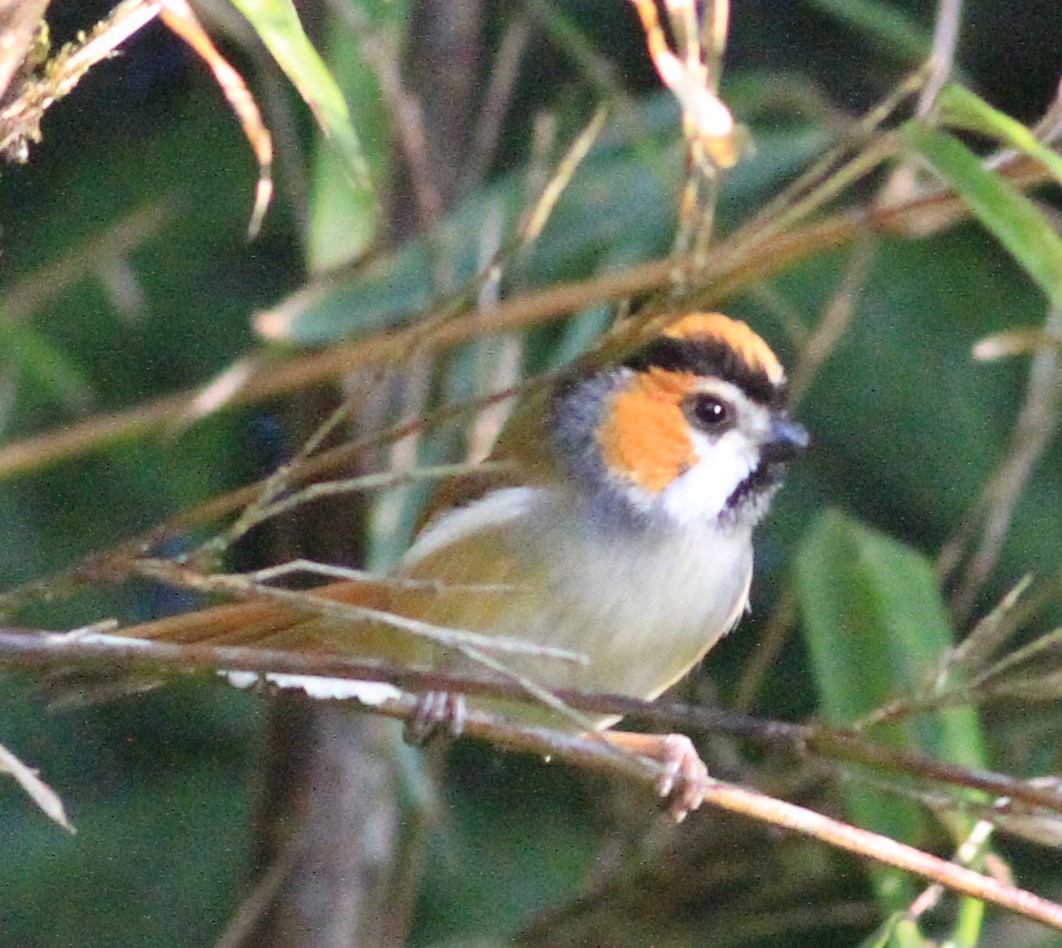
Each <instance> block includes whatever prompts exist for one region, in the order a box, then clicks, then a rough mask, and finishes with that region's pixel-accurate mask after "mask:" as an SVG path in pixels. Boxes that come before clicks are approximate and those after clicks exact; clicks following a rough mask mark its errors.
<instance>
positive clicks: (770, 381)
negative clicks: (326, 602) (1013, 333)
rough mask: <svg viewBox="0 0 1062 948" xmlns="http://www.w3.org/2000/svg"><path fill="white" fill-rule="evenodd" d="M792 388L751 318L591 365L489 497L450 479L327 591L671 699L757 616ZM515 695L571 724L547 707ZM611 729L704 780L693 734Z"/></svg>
mask: <svg viewBox="0 0 1062 948" xmlns="http://www.w3.org/2000/svg"><path fill="white" fill-rule="evenodd" d="M784 398H785V379H784V373H783V372H782V368H781V366H780V365H779V363H778V361H777V359H776V358H775V357H774V355H773V353H772V352H771V351H770V349H769V348H768V347H767V345H766V344H765V343H764V342H763V341H762V340H761V339H760V338H759V337H758V336H756V335H755V334H754V333H753V332H752V331H751V330H750V329H748V327H747V326H745V325H744V324H743V323H739V322H736V321H734V320H731V319H729V318H728V317H725V316H722V315H719V314H694V315H692V316H687V317H685V318H683V319H681V320H679V321H677V322H676V323H675V324H673V325H672V327H670V328H669V329H668V330H666V331H665V333H664V334H663V335H662V336H660V337H658V338H657V339H656V340H653V341H651V342H650V343H649V344H648V345H647V346H645V347H644V348H643V349H641V350H639V351H638V352H637V353H635V355H634V356H632V357H631V358H630V359H629V360H627V362H625V363H624V364H622V365H620V366H609V367H605V368H600V369H596V370H589V371H584V372H579V373H575V374H572V375H570V376H569V377H568V378H566V379H565V380H564V381H563V382H561V383H560V384H559V385H557V386H556V387H555V388H554V389H553V390H552V391H550V392H548V393H546V394H545V395H540V397H539V398H538V399H537V400H536V401H532V402H531V404H529V405H526V406H525V407H524V409H523V410H522V411H521V412H518V414H517V416H516V418H515V419H514V421H513V422H512V423H511V424H510V426H509V428H508V430H507V431H506V432H505V433H504V434H503V436H502V438H501V439H500V442H499V445H498V446H497V448H496V450H495V452H494V454H493V458H494V459H495V460H497V461H499V462H500V463H501V464H502V466H503V471H504V473H503V474H502V475H500V476H492V477H491V478H490V479H488V480H487V481H486V482H485V483H484V484H482V485H481V486H480V487H479V488H478V490H477V491H476V492H473V493H469V492H468V491H467V490H465V489H464V488H461V487H457V488H453V487H451V488H446V487H444V488H443V489H442V490H441V492H440V497H441V498H442V499H441V501H440V506H441V508H442V509H440V510H438V511H437V512H436V513H435V514H434V515H433V516H432V517H431V518H430V519H429V520H428V522H427V524H426V526H425V527H424V529H423V530H422V531H421V532H420V534H419V535H418V537H417V539H416V540H415V541H414V543H413V545H412V546H411V548H410V549H409V551H408V553H407V554H406V556H405V557H404V558H403V560H402V562H401V564H400V565H399V567H398V569H397V570H396V576H395V577H394V579H395V580H396V581H395V582H393V583H391V584H388V585H386V586H384V587H368V586H364V585H362V584H357V583H346V582H344V583H337V584H333V585H330V586H326V587H324V588H322V589H320V590H318V591H317V593H316V594H317V595H321V596H323V597H325V598H329V599H334V600H338V601H341V602H351V603H355V604H359V605H363V606H370V607H372V608H374V609H376V610H381V611H387V612H392V613H394V614H396V615H398V616H404V617H408V618H412V619H416V620H419V621H421V622H426V623H430V624H432V625H435V626H440V627H445V628H449V629H454V628H456V629H465V630H468V631H471V632H477V633H485V634H487V635H504V636H507V637H509V638H512V639H519V640H523V641H525V642H529V643H533V644H534V645H536V646H552V647H556V648H560V649H565V650H568V651H571V652H574V653H578V654H580V655H582V656H584V658H585V662H584V663H577V662H571V661H564V660H561V659H557V658H549V657H546V656H542V655H526V654H525V655H516V654H509V653H507V654H504V655H496V656H495V657H496V658H498V659H499V660H501V661H502V662H503V663H504V664H505V665H506V666H507V667H508V668H509V669H511V670H512V671H514V672H516V673H518V674H519V675H522V676H525V677H528V678H531V679H533V680H534V681H535V682H537V683H538V684H540V685H543V686H545V687H552V688H577V689H585V690H590V691H605V692H614V693H620V694H625V695H629V696H632V697H638V698H647V699H651V698H655V697H656V696H657V695H659V694H660V693H661V692H662V691H663V690H664V689H666V688H667V687H669V686H670V685H671V684H673V683H674V682H675V681H677V680H678V679H679V678H681V677H682V676H683V675H684V674H686V673H687V672H688V671H689V670H690V668H692V667H693V666H694V665H696V664H697V663H698V662H699V661H700V659H701V658H702V657H703V656H704V654H705V653H706V652H707V651H708V650H709V649H710V648H711V647H712V646H713V645H714V644H715V643H716V642H717V641H718V640H719V638H720V637H721V636H723V635H724V634H725V633H726V632H727V631H728V630H729V629H730V628H731V627H732V626H733V625H734V624H735V623H736V622H737V620H738V619H739V617H740V616H741V614H742V612H743V611H744V610H745V608H746V605H747V603H748V591H749V583H750V579H751V575H752V534H753V528H754V526H755V525H756V523H757V522H758V520H759V519H760V518H761V517H762V515H763V514H764V513H765V511H766V509H767V506H768V504H769V501H770V498H771V496H772V495H773V493H774V491H775V490H776V488H777V486H778V485H779V483H780V470H781V462H784V461H786V460H788V459H789V458H790V457H791V456H792V455H793V454H794V453H796V451H797V450H798V449H799V448H801V447H803V444H804V441H805V437H806V436H805V435H804V433H803V429H801V428H799V426H797V425H795V424H793V423H792V422H790V421H789V420H788V418H787V417H786V415H785V412H784ZM127 634H129V635H132V636H138V637H145V638H152V639H168V640H174V641H212V642H216V643H224V644H245V645H246V644H261V645H265V646H270V647H295V648H313V649H328V650H333V651H339V652H343V653H347V654H353V655H357V656H359V657H374V658H384V659H387V660H389V661H401V662H408V663H410V664H414V665H419V666H422V667H440V666H441V667H445V668H448V669H453V670H460V671H466V670H474V669H470V666H469V664H468V663H469V662H470V659H469V658H468V657H467V656H461V655H458V654H456V653H454V652H453V651H452V650H445V651H444V650H442V649H440V647H439V646H437V645H433V644H430V643H428V642H427V641H426V640H425V639H423V638H418V637H417V636H415V635H412V634H411V633H409V632H408V631H402V630H399V629H396V628H395V627H393V626H392V625H390V624H388V623H387V622H385V621H380V620H371V621H365V622H357V623H343V622H339V621H338V620H337V619H335V618H334V617H326V616H322V615H306V614H305V613H300V612H298V611H296V610H294V609H292V608H289V607H286V606H282V605H279V604H277V603H276V602H251V603H246V604H239V605H233V606H222V607H217V608H215V609H208V610H204V611H201V612H199V613H193V614H191V615H189V616H178V617H175V618H172V619H167V620H162V621H161V622H157V623H151V624H148V625H144V626H134V627H131V628H130V629H128V630H127ZM477 700H478V701H479V702H480V703H481V704H482V703H484V702H483V699H477ZM493 707H495V708H496V707H499V705H498V703H497V702H495V703H494V705H493ZM501 707H502V708H503V709H504V710H505V712H506V713H511V714H513V715H516V716H518V717H520V718H522V719H525V720H527V719H528V718H531V719H537V720H542V719H543V718H545V719H546V720H548V721H550V723H553V724H555V725H557V726H569V727H570V726H571V725H570V722H569V721H568V720H567V719H565V718H564V717H563V716H561V715H559V714H558V713H557V712H551V711H548V710H547V709H545V708H544V707H542V706H539V707H538V708H537V709H536V708H535V706H534V705H519V706H518V705H517V704H516V703H515V702H508V703H505V704H503V705H501ZM614 722H615V718H610V717H603V716H602V717H600V718H599V719H597V720H596V722H595V723H596V725H597V726H598V727H599V728H608V727H610V726H611V725H612V724H613V723H614ZM609 736H610V739H612V740H614V742H615V743H624V740H623V739H624V737H628V738H630V741H629V742H628V744H629V746H632V747H635V748H636V749H637V750H639V751H642V752H648V753H650V754H652V755H653V756H657V757H659V758H660V759H663V760H665V761H667V762H668V763H669V764H671V765H673V766H674V767H675V768H677V769H679V770H681V773H682V774H683V775H684V776H686V777H690V776H691V775H695V774H696V773H700V772H703V765H702V764H701V763H700V760H699V758H697V756H696V753H695V752H693V750H692V746H690V745H689V744H688V742H685V743H684V744H682V745H681V750H679V751H677V752H676V750H675V748H676V746H677V745H676V740H677V739H676V738H675V736H674V735H672V736H669V737H666V738H662V737H660V736H658V735H623V734H621V733H618V732H609ZM683 740H685V739H683ZM653 741H655V742H656V743H653ZM690 755H692V761H695V765H694V764H693V763H692V762H691V756H690ZM691 768H692V769H691ZM696 802H697V801H696V800H694V801H693V804H692V805H696ZM689 804H690V800H689V798H687V799H686V800H685V802H684V803H683V804H682V805H680V806H679V807H677V808H676V812H683V811H684V810H685V809H689V808H691V807H690V806H689Z"/></svg>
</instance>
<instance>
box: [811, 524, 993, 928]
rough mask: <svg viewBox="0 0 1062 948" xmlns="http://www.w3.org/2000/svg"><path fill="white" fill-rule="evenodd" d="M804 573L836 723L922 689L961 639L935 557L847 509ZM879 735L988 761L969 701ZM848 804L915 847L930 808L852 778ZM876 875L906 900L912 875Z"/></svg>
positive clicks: (815, 645) (887, 897) (817, 538)
mask: <svg viewBox="0 0 1062 948" xmlns="http://www.w3.org/2000/svg"><path fill="white" fill-rule="evenodd" d="M796 577H797V591H798V595H799V598H800V604H801V609H802V613H803V617H804V626H805V630H806V633H807V637H808V646H809V649H810V652H811V659H812V664H813V667H814V670H815V676H816V679H817V683H818V690H819V695H820V698H821V708H822V713H823V716H824V717H825V718H826V720H828V721H829V722H830V723H831V724H834V725H837V726H847V725H851V724H855V723H856V722H858V721H860V720H861V719H862V718H864V717H865V716H866V715H867V714H869V713H870V712H872V711H874V710H876V709H877V708H879V707H881V706H882V705H884V704H886V703H887V702H888V701H890V700H891V699H893V698H896V697H898V696H900V695H903V694H907V693H909V692H910V691H911V690H912V688H918V687H919V685H921V684H922V683H924V682H925V681H926V680H927V677H928V675H929V674H930V672H931V671H932V669H933V668H934V667H935V665H936V662H937V661H938V659H939V657H940V656H941V655H942V654H943V653H945V652H946V651H947V650H948V649H950V648H951V647H952V645H953V644H954V643H953V636H952V629H951V623H950V621H949V619H948V615H947V610H946V608H945V606H944V602H943V600H942V598H941V594H940V591H939V589H938V587H937V584H936V579H935V576H934V573H933V568H932V565H931V564H930V563H929V561H928V560H927V559H926V558H925V557H924V556H922V555H921V554H920V553H918V552H917V551H915V550H912V549H910V548H909V547H906V546H904V545H903V544H901V543H899V542H897V541H896V540H893V539H892V538H890V537H887V536H885V535H884V534H881V533H878V532H877V531H874V530H871V529H870V528H869V527H866V526H864V525H862V524H860V523H858V522H857V521H855V520H853V519H852V518H850V517H848V516H846V515H845V514H843V513H840V512H838V511H828V512H826V513H825V514H823V515H822V516H821V517H820V518H819V520H818V521H817V522H816V523H815V525H814V526H813V527H812V529H811V531H810V532H809V534H808V535H807V537H806V539H805V540H804V543H803V544H802V546H801V549H800V551H799V554H798V558H797V564H796ZM873 736H874V737H875V738H876V739H880V740H883V741H886V742H888V743H892V744H895V745H897V746H904V747H913V748H916V749H918V750H920V751H921V752H923V753H926V754H929V755H931V756H933V757H937V758H943V759H946V760H950V761H952V762H954V763H959V764H964V765H966V766H970V767H979V766H982V764H983V756H984V755H983V749H982V742H981V733H980V729H979V725H978V722H977V717H976V715H975V713H974V712H973V710H972V709H970V708H949V709H947V710H945V711H942V712H939V713H936V714H934V715H933V716H932V717H923V718H919V719H918V720H909V719H905V720H904V721H902V722H896V723H892V724H889V725H887V726H885V727H880V728H875V729H874V731H873ZM847 803H848V808H849V811H850V813H851V815H852V818H853V819H854V820H855V821H856V822H858V823H859V824H860V825H862V826H866V827H869V828H871V829H873V830H875V831H876V832H879V833H884V834H886V835H888V836H891V837H893V838H898V839H903V840H906V841H907V842H911V843H914V844H916V845H917V843H918V841H919V838H920V837H921V836H922V835H923V831H924V829H925V826H924V819H925V817H924V813H923V811H922V808H921V807H920V806H918V805H917V804H915V803H913V802H907V801H905V800H903V799H901V798H899V797H897V796H895V795H888V794H885V793H884V792H883V791H880V790H877V789H874V788H869V787H865V786H859V785H854V784H853V785H850V786H849V787H848V789H847ZM873 875H874V880H875V884H876V887H877V890H878V894H879V898H881V900H882V902H883V903H884V904H885V905H886V906H887V907H888V908H889V909H891V910H897V909H900V908H902V907H904V905H905V904H906V902H907V900H908V899H909V898H910V895H911V892H912V889H911V886H910V882H909V881H908V880H906V879H904V878H903V877H902V876H900V875H899V874H898V873H895V872H893V871H892V870H875V872H874V874H873Z"/></svg>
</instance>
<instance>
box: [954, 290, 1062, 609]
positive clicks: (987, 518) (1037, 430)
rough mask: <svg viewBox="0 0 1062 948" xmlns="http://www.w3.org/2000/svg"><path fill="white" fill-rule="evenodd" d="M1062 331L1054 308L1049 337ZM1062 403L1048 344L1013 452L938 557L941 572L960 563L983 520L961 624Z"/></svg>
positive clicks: (962, 591) (958, 600)
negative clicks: (974, 529) (967, 542)
mask: <svg viewBox="0 0 1062 948" xmlns="http://www.w3.org/2000/svg"><path fill="white" fill-rule="evenodd" d="M1060 332H1062V311H1060V310H1057V309H1053V308H1052V309H1051V310H1049V312H1048V316H1047V321H1046V325H1045V333H1046V334H1047V335H1049V336H1056V335H1058V334H1059V333H1060ZM1060 399H1062V359H1060V357H1059V352H1058V350H1057V349H1055V348H1054V347H1052V346H1044V347H1042V348H1040V349H1039V350H1038V351H1037V352H1036V354H1035V355H1034V356H1033V359H1032V363H1031V365H1030V367H1029V381H1028V385H1027V387H1026V392H1025V401H1024V404H1023V405H1022V408H1021V413H1020V414H1019V415H1018V420H1017V423H1016V424H1015V426H1014V431H1013V432H1012V434H1011V438H1010V447H1009V450H1008V452H1007V454H1006V456H1005V457H1004V458H1003V460H1002V461H1001V462H1000V463H999V465H998V466H997V467H996V470H995V472H994V473H993V475H992V477H991V478H990V480H989V482H988V484H987V485H986V486H985V489H984V491H983V492H982V494H981V496H980V497H979V498H978V500H977V503H976V505H975V509H974V510H973V511H972V512H971V514H970V515H969V516H968V518H967V520H966V524H965V525H964V526H963V527H961V528H960V530H959V532H958V533H957V535H956V537H955V538H954V539H953V540H951V541H949V543H948V545H947V546H946V547H945V549H944V551H943V552H942V553H941V556H940V560H941V569H942V570H946V569H947V567H948V566H952V567H953V566H954V565H957V562H958V559H959V557H960V556H961V551H962V548H963V546H964V544H965V538H966V536H967V535H968V533H969V531H970V530H971V529H972V527H973V524H975V523H976V522H977V520H978V519H979V518H980V517H981V516H982V515H983V516H984V523H983V526H982V529H981V540H980V543H979V544H978V547H977V550H976V551H975V552H974V554H973V556H972V558H971V560H970V562H969V564H968V566H967V568H966V572H965V575H964V576H963V577H962V582H961V583H960V585H959V588H958V590H957V591H956V593H955V596H954V598H953V604H952V611H953V613H954V614H955V616H956V617H957V618H958V619H960V620H962V619H965V618H966V617H967V616H968V615H969V613H970V610H971V609H972V608H973V605H974V603H975V601H976V599H977V595H978V593H979V592H980V590H981V587H982V585H983V584H984V582H985V580H986V579H987V578H988V576H989V575H990V574H991V572H992V569H993V568H994V567H995V564H996V560H997V558H998V556H999V551H1000V549H1001V548H1002V546H1003V541H1004V540H1005V539H1006V536H1007V532H1008V531H1009V529H1010V524H1011V519H1012V517H1013V514H1014V509H1015V507H1016V506H1017V503H1018V501H1019V499H1020V498H1021V494H1022V492H1023V491H1024V489H1025V485H1026V483H1027V482H1028V480H1029V477H1030V475H1031V474H1032V471H1033V469H1034V468H1035V466H1036V464H1037V463H1038V462H1039V460H1040V458H1041V457H1042V456H1043V453H1044V451H1045V450H1046V449H1047V447H1048V446H1049V445H1050V443H1051V439H1052V437H1053V435H1054V433H1055V430H1056V429H1057V426H1058V414H1059V401H1060Z"/></svg>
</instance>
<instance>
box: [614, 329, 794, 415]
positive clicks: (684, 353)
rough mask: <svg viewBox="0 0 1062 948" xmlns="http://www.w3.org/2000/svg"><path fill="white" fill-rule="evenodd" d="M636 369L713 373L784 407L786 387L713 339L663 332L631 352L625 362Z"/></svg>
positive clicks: (756, 398) (770, 404) (756, 397)
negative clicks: (688, 337) (644, 345)
mask: <svg viewBox="0 0 1062 948" xmlns="http://www.w3.org/2000/svg"><path fill="white" fill-rule="evenodd" d="M624 364H625V365H626V366H627V367H628V368H631V369H634V370H635V371H636V372H644V371H646V370H647V369H650V368H658V369H665V370H666V371H669V372H691V373H693V374H694V375H712V376H715V377H716V378H720V379H723V380H724V381H726V382H732V383H733V384H734V385H736V386H737V387H738V388H740V389H741V390H742V391H743V392H744V393H745V394H746V395H747V396H748V397H749V398H751V399H752V400H753V401H754V402H759V403H760V404H761V405H767V406H768V407H770V408H784V407H785V403H786V395H787V392H786V387H785V385H784V384H775V383H774V382H772V381H771V380H770V379H769V378H768V377H767V374H766V373H765V372H764V371H762V370H761V369H756V368H753V367H751V366H750V365H748V363H746V362H745V361H744V360H743V359H742V358H741V357H740V356H739V355H738V354H737V353H736V352H735V351H734V350H733V348H732V347H730V346H728V345H726V343H723V342H720V341H718V340H715V339H672V338H670V337H669V336H664V337H662V338H660V339H657V340H655V341H653V342H651V343H649V345H647V346H646V347H645V348H644V349H642V350H640V351H639V352H636V353H634V355H632V356H631V357H630V358H629V359H628V360H627V361H626V362H625V363H624Z"/></svg>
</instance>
